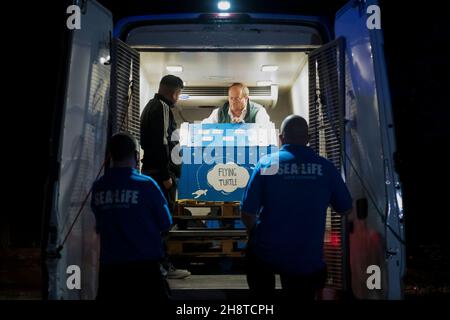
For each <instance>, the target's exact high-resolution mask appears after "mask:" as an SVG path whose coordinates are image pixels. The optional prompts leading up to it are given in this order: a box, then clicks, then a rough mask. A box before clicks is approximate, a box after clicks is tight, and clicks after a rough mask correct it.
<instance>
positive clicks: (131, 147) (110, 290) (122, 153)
mask: <svg viewBox="0 0 450 320" xmlns="http://www.w3.org/2000/svg"><path fill="white" fill-rule="evenodd" d="M109 152H110V155H111V161H112V167H111V168H110V169H108V170H107V171H106V172H105V174H104V175H103V176H102V177H101V178H99V179H98V180H97V181H95V182H94V185H93V187H92V199H91V208H92V211H93V212H94V215H95V220H96V230H97V233H99V235H100V270H99V286H98V295H97V299H100V300H109V299H146V300H148V301H167V300H168V292H167V290H168V285H167V283H166V281H165V280H164V279H163V277H162V275H161V271H160V266H159V263H160V260H161V259H162V258H163V256H164V252H163V247H162V238H161V232H163V231H166V230H168V229H169V227H170V226H171V224H172V218H171V215H170V212H169V208H168V206H167V201H166V199H165V198H164V195H163V194H162V192H161V190H160V188H159V187H158V185H157V184H156V182H155V181H154V180H153V179H152V178H150V177H147V176H144V175H142V174H140V173H139V171H138V170H137V169H136V168H137V165H138V161H139V159H138V154H139V153H138V151H137V143H136V141H135V139H134V137H133V136H131V135H130V134H128V133H119V134H116V135H114V136H113V137H112V138H111V140H110V143H109Z"/></svg>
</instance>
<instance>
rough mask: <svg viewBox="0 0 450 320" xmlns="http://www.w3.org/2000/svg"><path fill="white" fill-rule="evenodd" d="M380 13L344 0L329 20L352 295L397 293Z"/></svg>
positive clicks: (394, 191)
mask: <svg viewBox="0 0 450 320" xmlns="http://www.w3.org/2000/svg"><path fill="white" fill-rule="evenodd" d="M380 19H381V16H380V11H379V6H378V3H377V1H374V0H367V1H356V0H353V1H350V2H349V3H348V4H347V5H346V6H344V7H343V8H342V9H341V10H340V11H338V13H337V15H336V19H335V36H336V38H341V39H343V41H344V42H345V57H344V59H345V111H344V112H345V115H344V137H343V141H344V150H345V152H344V165H345V172H346V181H347V184H348V185H349V188H350V191H351V193H352V196H353V198H354V199H355V200H356V207H357V210H356V211H357V212H356V213H353V214H352V215H351V216H350V217H349V219H350V221H351V224H352V232H350V234H349V241H350V247H349V254H350V269H351V287H352V291H353V293H354V295H355V296H356V297H357V298H364V299H367V298H369V299H372V298H374V299H380V298H381V299H401V298H402V297H403V290H402V278H403V276H404V273H405V245H404V226H403V206H402V195H401V185H400V182H399V178H398V175H397V173H396V172H395V170H394V153H395V151H396V145H395V132H394V123H393V117H392V110H391V108H392V107H391V100H390V94H389V86H388V79H387V71H386V66H385V61H384V52H383V35H382V30H381V29H380V28H379V27H380V23H381V22H382V21H380ZM378 271H380V272H378ZM371 276H372V277H371ZM378 276H380V280H381V281H379V282H378V281H377V277H378Z"/></svg>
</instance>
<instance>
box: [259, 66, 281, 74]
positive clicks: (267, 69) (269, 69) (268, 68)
mask: <svg viewBox="0 0 450 320" xmlns="http://www.w3.org/2000/svg"><path fill="white" fill-rule="evenodd" d="M277 70H278V66H275V65H265V66H262V67H261V71H263V72H274V71H277Z"/></svg>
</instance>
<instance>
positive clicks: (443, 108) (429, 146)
mask: <svg viewBox="0 0 450 320" xmlns="http://www.w3.org/2000/svg"><path fill="white" fill-rule="evenodd" d="M99 2H101V3H102V4H103V5H104V6H105V7H107V8H108V9H109V10H111V11H112V12H113V15H114V18H115V20H117V19H119V18H121V17H124V16H129V15H134V14H143V13H170V12H173V13H176V12H211V11H216V1H164V2H163V3H162V1H138V0H127V1H108V0H101V1H99ZM346 2H347V1H346V0H344V1H328V2H327V1H317V0H316V1H312V0H309V1H243V0H241V1H232V3H233V11H237V12H239V11H242V12H245V11H247V12H266V13H269V12H271V13H291V14H321V15H324V14H325V15H328V16H330V17H333V16H334V12H335V11H336V10H337V9H339V8H340V7H342V6H343V5H344V4H345V3H346ZM399 2H400V1H392V0H391V1H381V19H382V20H381V23H382V28H383V30H384V37H385V54H386V60H387V64H388V76H389V81H390V89H391V96H392V105H393V112H394V120H395V126H396V135H397V149H398V154H399V161H398V164H397V170H398V172H399V174H400V179H401V181H402V183H403V192H404V204H405V222H406V240H407V255H408V257H409V258H408V261H407V263H408V267H409V271H408V278H407V282H408V281H409V283H411V284H412V286H413V287H414V286H417V287H418V289H420V290H422V292H425V293H429V294H440V293H442V290H443V289H442V288H443V287H444V290H449V289H448V288H449V287H450V276H449V270H450V263H449V259H450V252H449V244H450V212H449V210H448V198H449V194H448V192H449V187H448V183H449V181H450V180H448V178H447V177H446V175H448V173H447V171H448V169H447V168H448V160H447V159H448V158H447V154H448V150H447V149H448V147H449V146H450V144H449V137H450V132H449V131H450V130H449V127H450V123H449V109H450V101H449V95H450V92H449V91H450V81H449V80H450V79H449V77H450V76H449V74H450V71H449V70H450V68H449V56H450V54H449V52H448V49H447V47H448V44H449V43H450V41H449V40H450V39H449V38H450V26H449V20H450V13H448V11H447V12H446V10H444V9H443V8H442V7H441V6H440V5H439V4H438V2H431V3H430V4H428V3H426V2H425V3H423V4H416V3H414V2H403V3H407V5H400V3H399ZM67 5H68V4H67V1H51V2H45V3H44V4H43V3H42V2H39V1H34V2H31V1H30V2H29V4H27V6H26V7H22V8H20V7H19V8H17V10H18V11H17V12H20V13H23V15H20V19H21V20H20V24H19V25H17V24H14V25H13V28H9V29H8V30H11V29H14V32H10V31H7V32H5V33H6V38H7V47H8V48H10V50H4V51H5V53H6V55H7V57H8V58H7V59H5V60H3V66H4V70H6V75H8V78H6V77H5V73H3V76H4V77H5V81H6V83H8V87H7V88H8V92H7V93H6V98H7V99H8V102H7V104H5V105H4V108H5V106H8V105H11V106H14V107H13V108H7V109H8V110H10V109H14V111H16V112H17V111H18V115H17V116H15V117H17V118H14V119H20V121H17V122H13V121H6V122H10V123H8V124H11V125H13V126H14V127H11V128H12V129H10V130H9V131H8V133H9V134H10V135H11V136H13V137H14V139H8V138H4V142H5V143H6V142H9V143H11V142H12V145H13V149H12V150H14V153H13V155H12V156H13V158H12V159H11V158H9V161H13V163H14V164H17V165H14V166H13V167H14V169H12V168H11V173H14V174H15V177H14V179H12V183H13V186H12V187H9V186H6V187H5V188H4V189H7V190H8V191H10V192H11V193H12V194H11V197H10V196H9V195H8V199H9V200H10V201H12V203H14V204H16V205H8V206H7V207H8V209H7V210H5V208H4V209H3V210H2V211H6V216H7V217H8V218H9V221H10V223H11V228H12V229H11V235H10V246H11V247H19V248H20V247H29V246H32V245H35V246H39V239H40V224H41V212H42V205H43V199H44V184H45V180H46V178H47V176H48V174H49V167H48V157H49V141H48V140H49V137H50V132H51V123H52V115H53V114H54V106H55V104H57V103H58V101H57V100H56V99H55V96H56V93H57V92H58V90H59V89H61V88H60V87H59V86H60V85H61V79H62V78H61V77H62V73H61V66H62V65H63V63H64V61H63V55H62V52H63V48H64V46H63V45H64V42H63V41H62V39H63V38H62V36H63V34H64V27H65V19H66V14H65V8H67ZM25 15H29V16H30V17H26V18H25ZM16 32H17V33H16ZM17 66H19V69H17ZM9 100H11V101H9ZM7 119H13V118H10V117H8V118H7ZM8 127H9V126H8ZM17 166H18V168H17ZM8 167H11V165H10V166H7V167H6V168H8ZM7 171H8V170H7ZM18 173H19V175H17V174H18ZM9 197H10V198H9ZM2 214H3V213H2ZM445 286H447V287H446V288H447V289H445ZM428 287H431V289H429V288H428ZM433 288H434V289H436V288H437V289H436V290H437V291H436V290H434V289H433ZM407 289H408V288H407ZM427 290H428V291H427ZM433 290H434V291H433ZM418 293H419V294H420V292H418ZM411 294H414V292H411ZM447 294H448V291H447Z"/></svg>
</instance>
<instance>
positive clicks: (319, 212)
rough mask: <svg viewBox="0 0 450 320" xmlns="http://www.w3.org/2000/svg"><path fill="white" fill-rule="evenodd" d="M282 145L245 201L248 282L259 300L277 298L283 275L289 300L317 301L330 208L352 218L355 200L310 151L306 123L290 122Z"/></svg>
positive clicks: (260, 168)
mask: <svg viewBox="0 0 450 320" xmlns="http://www.w3.org/2000/svg"><path fill="white" fill-rule="evenodd" d="M280 141H281V144H282V147H281V149H280V151H279V152H277V153H273V154H270V155H268V156H267V157H266V158H263V159H261V160H260V162H259V163H258V164H257V166H256V168H255V170H254V171H253V174H252V176H251V178H250V181H249V183H248V185H247V188H246V190H245V193H244V196H243V201H242V221H243V222H244V224H245V226H246V228H247V232H248V234H249V241H248V248H247V254H246V260H247V282H248V285H249V288H250V292H251V293H252V294H253V296H255V297H258V298H268V297H273V296H274V293H275V274H277V273H279V274H280V279H281V284H282V288H283V293H284V294H285V295H286V297H287V298H289V299H304V300H312V299H314V298H315V297H316V294H317V293H318V291H319V290H320V289H321V288H323V286H324V285H325V280H326V276H327V272H326V265H325V262H324V260H323V240H324V233H325V221H326V214H327V208H328V206H329V205H331V206H332V207H333V208H334V210H335V211H336V212H338V213H341V214H347V213H349V212H350V210H351V209H352V198H351V196H350V193H349V191H348V189H347V187H346V186H345V183H344V181H343V180H342V177H341V175H340V173H339V172H338V170H337V169H336V168H335V167H334V165H333V164H332V163H331V162H330V161H328V160H326V159H325V158H322V157H320V156H318V155H317V154H316V153H315V152H314V151H313V150H312V149H311V148H309V147H307V144H308V124H307V122H306V120H305V119H303V118H302V117H300V116H296V115H291V116H289V117H287V118H286V119H285V120H284V121H283V123H282V125H281V134H280ZM273 168H275V170H273ZM276 169H278V170H276ZM274 171H275V172H274Z"/></svg>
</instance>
